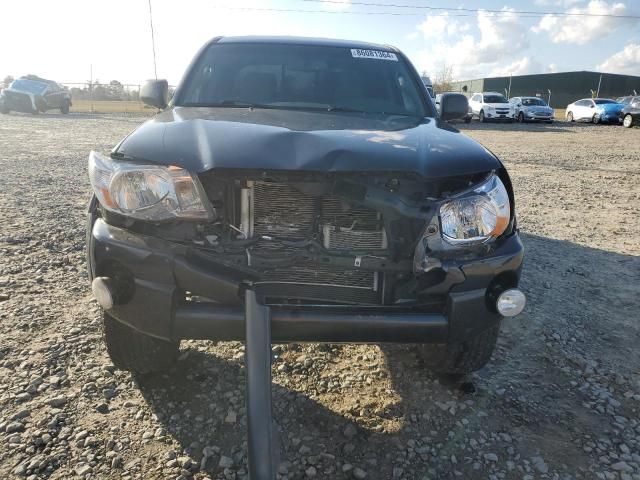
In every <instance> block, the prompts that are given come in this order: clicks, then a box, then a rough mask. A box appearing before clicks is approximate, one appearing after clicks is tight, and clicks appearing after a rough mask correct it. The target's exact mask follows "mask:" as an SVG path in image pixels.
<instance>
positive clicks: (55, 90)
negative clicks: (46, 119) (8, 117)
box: [0, 75, 71, 114]
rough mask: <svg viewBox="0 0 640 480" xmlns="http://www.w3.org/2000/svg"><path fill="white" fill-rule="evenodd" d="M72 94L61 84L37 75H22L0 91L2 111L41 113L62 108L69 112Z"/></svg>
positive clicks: (0, 108) (64, 111)
mask: <svg viewBox="0 0 640 480" xmlns="http://www.w3.org/2000/svg"><path fill="white" fill-rule="evenodd" d="M70 107H71V94H70V93H69V90H67V89H66V88H64V87H63V86H61V85H60V84H58V83H56V82H54V81H52V80H45V79H44V78H40V77H37V76H35V75H26V76H24V77H20V78H18V79H16V80H14V81H13V82H11V84H10V85H9V87H8V88H5V89H3V90H2V92H1V93H0V112H2V113H5V114H6V113H9V112H11V111H15V112H24V113H40V112H46V111H47V110H60V112H62V113H69V108H70Z"/></svg>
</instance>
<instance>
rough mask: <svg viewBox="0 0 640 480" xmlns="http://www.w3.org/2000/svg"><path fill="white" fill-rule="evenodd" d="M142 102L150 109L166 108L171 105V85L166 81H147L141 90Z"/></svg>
mask: <svg viewBox="0 0 640 480" xmlns="http://www.w3.org/2000/svg"><path fill="white" fill-rule="evenodd" d="M140 100H142V103H144V104H145V105H149V106H150V107H156V108H159V109H163V108H166V106H167V105H168V103H169V83H168V82H167V81H166V80H147V82H146V83H145V84H144V85H143V86H142V88H141V89H140Z"/></svg>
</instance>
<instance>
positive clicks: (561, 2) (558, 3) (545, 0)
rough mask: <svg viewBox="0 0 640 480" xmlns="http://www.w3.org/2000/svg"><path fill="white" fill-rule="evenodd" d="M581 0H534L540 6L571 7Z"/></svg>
mask: <svg viewBox="0 0 640 480" xmlns="http://www.w3.org/2000/svg"><path fill="white" fill-rule="evenodd" d="M582 1H583V0H535V2H534V3H535V4H536V5H540V6H541V7H565V8H566V7H572V6H573V5H575V4H577V3H581V2H582Z"/></svg>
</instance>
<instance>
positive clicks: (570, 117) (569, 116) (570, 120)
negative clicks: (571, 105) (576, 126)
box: [567, 112, 574, 122]
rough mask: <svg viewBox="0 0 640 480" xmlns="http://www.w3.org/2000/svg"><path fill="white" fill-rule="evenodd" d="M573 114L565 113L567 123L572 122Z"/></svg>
mask: <svg viewBox="0 0 640 480" xmlns="http://www.w3.org/2000/svg"><path fill="white" fill-rule="evenodd" d="M573 121H574V119H573V112H569V113H567V122H573Z"/></svg>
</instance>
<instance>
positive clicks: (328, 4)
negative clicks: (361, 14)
mask: <svg viewBox="0 0 640 480" xmlns="http://www.w3.org/2000/svg"><path fill="white" fill-rule="evenodd" d="M320 4H321V5H322V7H323V8H325V9H327V10H333V11H334V12H344V11H345V10H348V9H349V8H350V7H351V0H330V1H323V2H320Z"/></svg>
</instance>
